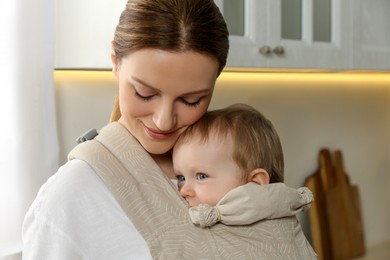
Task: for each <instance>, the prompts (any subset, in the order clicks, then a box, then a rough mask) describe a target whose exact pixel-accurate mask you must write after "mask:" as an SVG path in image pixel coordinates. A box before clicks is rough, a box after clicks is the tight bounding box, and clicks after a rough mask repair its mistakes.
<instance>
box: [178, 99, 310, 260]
mask: <svg viewBox="0 0 390 260" xmlns="http://www.w3.org/2000/svg"><path fill="white" fill-rule="evenodd" d="M173 165H174V171H175V174H176V176H177V179H178V187H179V191H180V194H181V195H182V196H183V198H184V199H185V200H186V201H187V202H188V204H189V206H190V209H189V213H190V217H191V220H192V222H193V223H194V224H196V225H199V226H201V227H203V228H206V227H212V226H213V225H214V224H216V223H218V222H221V223H223V224H225V225H232V226H242V225H252V226H258V227H260V228H261V230H263V228H265V229H269V228H270V230H272V231H270V232H271V233H275V234H273V235H271V236H268V238H269V239H270V241H269V242H270V243H272V241H271V240H274V239H277V240H278V242H277V243H278V246H276V247H275V250H277V251H278V250H284V249H282V247H280V246H281V245H283V246H284V245H286V246H287V247H289V248H290V249H291V250H293V251H297V252H298V251H300V252H301V253H300V256H302V254H303V257H304V258H305V259H316V255H315V253H314V251H313V249H312V248H311V246H310V244H309V243H308V242H307V240H306V238H305V236H304V234H303V232H302V229H301V226H300V224H299V222H298V221H297V219H296V216H295V215H296V214H297V213H298V212H300V211H303V210H305V209H307V208H309V207H310V205H311V203H312V201H313V196H312V193H311V192H310V190H308V189H307V188H299V189H293V188H289V187H287V186H286V185H285V184H284V183H283V181H284V173H283V168H284V162H283V151H282V146H281V143H280V140H279V137H278V134H277V132H276V131H275V129H274V127H273V125H272V123H271V122H270V121H269V120H268V119H266V118H265V117H264V116H263V115H262V114H261V113H260V112H258V111H257V110H255V109H253V108H252V107H250V106H247V105H244V104H236V105H232V106H229V107H227V108H224V109H219V110H214V111H210V112H208V113H206V115H205V116H204V117H203V118H201V119H200V120H199V121H198V122H197V123H196V124H194V125H193V126H190V127H189V128H188V129H187V130H186V132H185V133H183V135H182V136H181V137H180V139H179V140H178V141H177V143H176V145H175V147H174V149H173ZM287 222H291V223H293V226H294V228H290V229H282V230H279V229H278V228H279V227H281V226H283V225H284V224H286V225H287V226H288V224H287ZM276 233H278V234H276ZM257 239H258V238H257ZM284 239H285V241H284ZM264 241H265V243H268V242H267V239H265V240H264ZM281 241H282V242H281ZM297 241H301V242H300V243H298V242H297ZM302 241H303V242H302ZM302 252H303V253H302ZM271 253H272V252H271ZM278 253H279V252H278Z"/></svg>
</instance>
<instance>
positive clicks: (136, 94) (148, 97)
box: [135, 91, 154, 101]
mask: <svg viewBox="0 0 390 260" xmlns="http://www.w3.org/2000/svg"><path fill="white" fill-rule="evenodd" d="M135 96H136V97H138V98H139V99H142V100H144V101H149V100H151V99H152V97H153V96H154V95H147V96H144V95H141V94H140V93H139V92H137V91H135Z"/></svg>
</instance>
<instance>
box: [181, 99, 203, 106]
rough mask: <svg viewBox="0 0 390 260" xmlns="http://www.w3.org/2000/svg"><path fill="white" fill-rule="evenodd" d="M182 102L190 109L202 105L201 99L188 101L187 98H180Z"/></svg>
mask: <svg viewBox="0 0 390 260" xmlns="http://www.w3.org/2000/svg"><path fill="white" fill-rule="evenodd" d="M180 100H181V102H183V103H184V104H185V105H187V106H189V107H196V106H197V105H199V104H200V99H198V100H196V101H188V100H186V99H185V98H180Z"/></svg>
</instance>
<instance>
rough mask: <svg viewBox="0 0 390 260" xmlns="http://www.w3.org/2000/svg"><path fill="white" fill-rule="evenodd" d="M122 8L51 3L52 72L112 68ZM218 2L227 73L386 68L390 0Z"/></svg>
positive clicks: (101, 2) (107, 1) (92, 1)
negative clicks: (225, 32) (226, 38)
mask: <svg viewBox="0 0 390 260" xmlns="http://www.w3.org/2000/svg"><path fill="white" fill-rule="evenodd" d="M126 2H127V0H115V1H111V0H83V1H77V0H56V25H55V26H56V48H55V51H56V56H55V57H56V60H55V67H56V68H57V69H110V68H111V67H112V65H111V60H110V53H111V41H112V39H113V37H114V30H115V26H116V24H117V23H118V19H119V15H120V13H121V12H122V10H123V9H124V8H125V5H126ZM215 2H216V3H217V4H218V6H219V7H220V9H221V10H222V12H223V13H224V16H225V18H226V20H227V22H228V24H229V30H230V31H231V32H232V33H231V35H230V45H231V48H230V52H229V57H228V63H227V65H228V66H230V67H257V68H309V69H312V68H315V69H332V70H333V69H348V70H349V69H377V70H390V33H389V30H388V28H387V27H388V26H389V25H390V16H389V15H388V14H389V13H390V0H215ZM260 50H262V51H263V53H262V52H260ZM280 50H283V53H282V54H277V53H275V52H278V51H280ZM267 51H268V54H267Z"/></svg>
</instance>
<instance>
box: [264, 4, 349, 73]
mask: <svg viewBox="0 0 390 260" xmlns="http://www.w3.org/2000/svg"><path fill="white" fill-rule="evenodd" d="M269 1H270V4H269V11H268V13H269V15H270V20H269V21H270V22H269V25H268V35H267V38H268V42H267V44H268V45H269V46H271V47H272V49H273V50H276V51H277V52H276V53H275V52H273V53H272V54H273V55H269V57H268V58H269V63H268V64H269V67H273V68H275V67H276V68H283V67H285V68H316V69H347V68H352V57H351V55H352V49H351V47H350V46H351V40H352V36H353V35H352V30H351V29H352V27H351V26H352V11H351V10H350V9H351V8H349V6H348V4H349V3H348V0H269ZM277 46H279V47H277ZM275 48H276V49H275ZM278 51H279V54H278Z"/></svg>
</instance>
